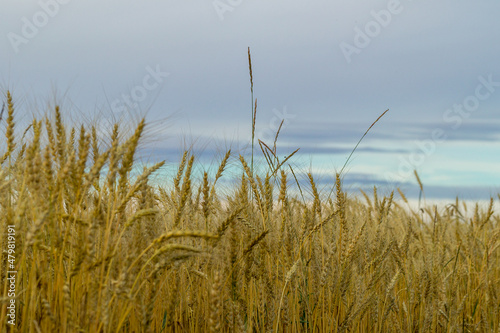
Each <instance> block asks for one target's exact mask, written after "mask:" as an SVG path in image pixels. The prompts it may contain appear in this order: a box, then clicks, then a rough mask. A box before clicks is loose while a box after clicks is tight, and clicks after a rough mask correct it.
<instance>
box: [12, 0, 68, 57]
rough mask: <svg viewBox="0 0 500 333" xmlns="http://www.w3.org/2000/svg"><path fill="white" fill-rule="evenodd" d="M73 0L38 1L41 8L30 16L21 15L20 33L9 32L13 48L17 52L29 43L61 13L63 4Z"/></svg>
mask: <svg viewBox="0 0 500 333" xmlns="http://www.w3.org/2000/svg"><path fill="white" fill-rule="evenodd" d="M70 2H71V0H40V1H39V2H38V6H39V8H40V9H39V10H38V11H36V12H35V13H34V14H33V15H32V16H31V17H30V18H28V17H26V16H23V17H21V31H20V33H15V32H12V31H11V32H9V33H7V39H8V40H9V42H10V45H11V46H12V49H13V50H14V52H15V53H16V54H17V53H19V47H20V46H21V45H26V44H28V43H29V42H30V41H31V40H33V39H34V38H35V37H36V36H38V34H39V32H40V30H41V29H43V28H44V27H45V26H46V25H47V24H48V23H49V22H50V20H51V19H53V18H54V17H56V15H57V14H59V11H60V9H61V6H62V5H67V4H68V3H70Z"/></svg>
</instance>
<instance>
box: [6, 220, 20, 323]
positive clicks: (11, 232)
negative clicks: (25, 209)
mask: <svg viewBox="0 0 500 333" xmlns="http://www.w3.org/2000/svg"><path fill="white" fill-rule="evenodd" d="M6 231H7V234H6V237H7V249H6V250H4V252H6V253H7V264H6V266H7V267H5V268H6V269H5V272H6V273H7V274H6V279H7V318H8V319H7V324H9V325H12V326H15V325H16V279H17V271H16V265H15V263H16V226H15V225H7V230H6Z"/></svg>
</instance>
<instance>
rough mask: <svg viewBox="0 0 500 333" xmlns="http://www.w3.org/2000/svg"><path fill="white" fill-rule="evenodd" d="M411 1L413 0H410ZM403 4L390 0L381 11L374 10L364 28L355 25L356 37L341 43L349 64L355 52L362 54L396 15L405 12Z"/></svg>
mask: <svg viewBox="0 0 500 333" xmlns="http://www.w3.org/2000/svg"><path fill="white" fill-rule="evenodd" d="M408 1H411V0H408ZM403 9H404V7H403V5H402V4H401V1H399V0H389V1H388V2H387V6H386V9H381V10H379V11H375V10H372V11H371V12H370V16H371V17H372V20H370V21H368V22H367V23H366V24H365V25H364V26H363V28H360V27H359V26H355V27H354V37H353V40H352V42H351V43H347V42H345V41H343V42H341V43H340V44H339V47H340V50H341V51H342V54H343V55H344V58H345V60H346V61H347V63H348V64H350V63H351V62H352V57H353V55H355V54H360V53H361V51H362V50H363V49H365V48H366V47H368V45H370V43H371V41H372V40H373V39H374V38H377V37H378V36H379V35H380V34H381V33H382V30H383V29H385V28H387V27H388V26H389V24H391V22H392V19H393V18H394V16H396V15H399V14H401V13H402V12H403Z"/></svg>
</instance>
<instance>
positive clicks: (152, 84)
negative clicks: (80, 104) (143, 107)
mask: <svg viewBox="0 0 500 333" xmlns="http://www.w3.org/2000/svg"><path fill="white" fill-rule="evenodd" d="M146 72H147V74H146V75H144V77H143V78H142V84H141V85H136V86H134V87H133V88H132V89H130V92H129V93H128V94H125V93H123V94H121V98H117V99H115V100H114V101H113V102H111V110H112V111H113V112H114V113H116V114H119V113H121V112H124V111H126V110H127V109H128V110H131V109H135V108H137V107H138V106H139V103H140V102H142V101H144V100H145V99H146V98H147V96H148V94H149V93H150V92H152V91H153V90H155V89H157V88H158V87H159V86H160V85H161V84H162V83H163V81H164V80H165V78H166V77H168V76H169V75H170V73H168V72H163V71H162V70H161V69H160V65H156V68H155V69H153V68H151V66H147V67H146Z"/></svg>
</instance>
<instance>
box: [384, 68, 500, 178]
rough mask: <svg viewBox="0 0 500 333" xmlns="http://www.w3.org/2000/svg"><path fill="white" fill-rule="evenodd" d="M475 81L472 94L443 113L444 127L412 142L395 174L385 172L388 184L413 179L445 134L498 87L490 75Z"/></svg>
mask: <svg viewBox="0 0 500 333" xmlns="http://www.w3.org/2000/svg"><path fill="white" fill-rule="evenodd" d="M477 80H478V81H479V84H477V85H476V88H475V89H474V93H473V94H470V95H468V96H466V97H465V98H464V99H463V100H462V102H461V103H455V104H453V106H452V107H451V108H448V109H446V110H445V111H444V112H443V115H442V119H443V122H444V124H445V126H443V127H436V128H434V129H432V130H431V132H430V137H429V138H427V139H424V140H416V141H414V142H413V143H414V145H415V148H416V149H415V150H414V151H413V152H412V153H411V154H410V155H408V156H405V157H403V156H399V165H398V169H397V172H394V173H392V172H386V173H385V175H384V176H385V179H386V181H387V183H388V184H391V185H395V184H397V183H398V182H400V181H405V180H407V179H409V178H411V177H413V170H415V169H417V168H418V167H420V166H421V165H423V164H424V163H425V161H426V160H427V159H428V158H429V157H430V156H431V155H433V154H434V153H435V152H436V148H437V146H438V144H440V143H442V142H444V141H445V140H446V139H447V138H448V134H447V132H448V133H449V132H451V131H457V130H458V129H459V128H460V127H461V126H462V124H463V122H464V119H468V118H469V117H470V116H471V115H472V114H473V113H474V112H476V111H478V109H479V107H480V105H481V102H482V101H486V100H487V99H489V98H490V97H491V96H492V95H493V93H494V92H495V91H496V90H497V89H498V88H499V87H500V81H494V80H493V75H492V74H489V75H488V76H487V77H485V76H482V75H481V76H479V77H478V78H477ZM446 127H449V129H446Z"/></svg>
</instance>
